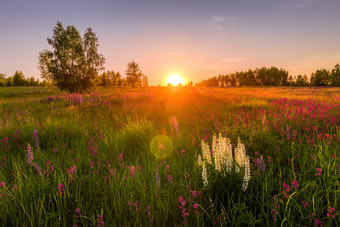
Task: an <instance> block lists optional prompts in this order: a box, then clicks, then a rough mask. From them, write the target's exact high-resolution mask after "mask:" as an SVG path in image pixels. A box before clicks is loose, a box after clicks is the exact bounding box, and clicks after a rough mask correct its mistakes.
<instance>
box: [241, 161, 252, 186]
mask: <svg viewBox="0 0 340 227" xmlns="http://www.w3.org/2000/svg"><path fill="white" fill-rule="evenodd" d="M249 163H250V160H249V157H248V156H247V157H246V160H245V165H244V177H243V184H242V190H243V191H245V190H246V189H247V187H248V182H249V180H250V166H249Z"/></svg>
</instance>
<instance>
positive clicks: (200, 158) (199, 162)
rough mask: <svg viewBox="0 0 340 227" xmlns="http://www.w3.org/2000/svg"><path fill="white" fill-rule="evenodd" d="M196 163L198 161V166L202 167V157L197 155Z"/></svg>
mask: <svg viewBox="0 0 340 227" xmlns="http://www.w3.org/2000/svg"><path fill="white" fill-rule="evenodd" d="M197 161H198V165H199V166H202V165H203V161H202V156H201V155H200V154H199V155H198V157H197Z"/></svg>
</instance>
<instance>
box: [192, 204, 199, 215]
mask: <svg viewBox="0 0 340 227" xmlns="http://www.w3.org/2000/svg"><path fill="white" fill-rule="evenodd" d="M192 206H193V207H194V212H195V213H196V214H197V213H198V204H197V203H195V204H194V205H192Z"/></svg>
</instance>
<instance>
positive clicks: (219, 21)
mask: <svg viewBox="0 0 340 227" xmlns="http://www.w3.org/2000/svg"><path fill="white" fill-rule="evenodd" d="M239 20H240V17H224V16H220V15H213V16H211V17H210V18H209V21H208V24H207V27H208V28H209V29H210V30H212V31H218V32H224V31H225V30H226V29H228V28H231V27H234V26H235V25H236V24H237V22H238V21H239Z"/></svg>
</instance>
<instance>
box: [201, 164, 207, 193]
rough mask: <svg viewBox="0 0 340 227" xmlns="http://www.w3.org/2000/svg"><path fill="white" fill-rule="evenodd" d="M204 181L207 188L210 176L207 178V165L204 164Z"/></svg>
mask: <svg viewBox="0 0 340 227" xmlns="http://www.w3.org/2000/svg"><path fill="white" fill-rule="evenodd" d="M202 179H203V185H204V186H205V187H207V186H208V176H207V169H206V168H205V163H203V169H202Z"/></svg>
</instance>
